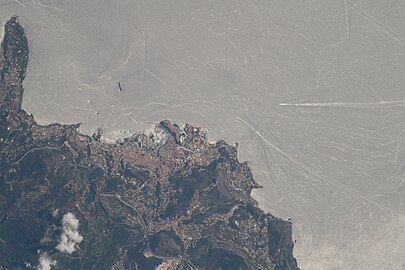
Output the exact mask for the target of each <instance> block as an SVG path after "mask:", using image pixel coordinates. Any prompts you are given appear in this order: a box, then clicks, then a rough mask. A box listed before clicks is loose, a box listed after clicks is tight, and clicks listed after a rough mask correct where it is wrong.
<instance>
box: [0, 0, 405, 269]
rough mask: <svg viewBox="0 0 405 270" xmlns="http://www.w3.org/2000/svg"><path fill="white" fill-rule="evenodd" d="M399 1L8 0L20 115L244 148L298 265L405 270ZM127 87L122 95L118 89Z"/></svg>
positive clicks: (2, 12)
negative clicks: (152, 124)
mask: <svg viewBox="0 0 405 270" xmlns="http://www.w3.org/2000/svg"><path fill="white" fill-rule="evenodd" d="M404 12H405V2H404V1H399V0H397V1H394V0H387V1H378V0H369V1H353V0H342V1H336V0H333V1H325V0H312V1H302V0H293V1H281V0H280V1H255V0H253V1H229V0H221V1H192V0H187V1H182V0H179V1H172V0H169V1H132V0H131V1H130V0H127V1H112V0H111V1H106V0H97V1H79V0H76V1H66V0H40V1H37V0H14V1H12V0H0V20H2V21H3V22H4V21H5V20H6V19H7V18H8V17H10V16H11V15H13V14H17V15H19V18H20V21H21V23H22V24H23V26H24V27H25V29H26V32H27V35H28V38H29V42H30V49H31V54H30V62H29V68H28V74H27V78H26V81H25V83H24V86H25V96H24V104H23V107H24V109H25V110H27V111H28V112H29V113H32V114H34V116H35V117H36V119H37V120H38V121H39V122H40V123H43V124H46V123H51V122H62V123H75V122H81V123H82V130H83V132H86V133H92V132H94V130H95V129H96V128H97V127H101V128H103V129H104V130H105V132H106V136H107V137H109V138H117V137H122V136H128V135H129V134H131V133H133V132H135V131H138V130H140V129H143V128H145V124H143V122H145V121H159V120H161V119H171V120H173V121H177V122H180V121H187V122H190V123H192V124H196V125H199V126H203V127H206V128H208V129H209V130H210V137H211V138H213V139H219V138H221V139H225V140H226V141H227V142H229V143H233V142H235V141H238V142H240V145H241V146H240V153H239V154H240V159H241V160H242V161H243V160H248V161H249V162H250V164H251V166H252V168H253V172H254V176H255V179H256V180H257V181H258V182H260V183H261V184H262V185H263V186H264V188H263V189H261V190H257V191H256V192H255V194H254V196H255V198H256V199H257V200H258V201H259V202H260V205H261V207H262V208H263V209H265V210H267V211H270V212H271V213H273V214H275V215H277V216H280V217H282V218H285V219H286V218H291V219H292V221H293V229H294V235H293V238H294V239H296V240H297V242H296V246H295V251H294V253H295V256H296V257H297V259H298V262H299V265H300V267H302V268H303V269H334V270H338V269H404V268H405V259H404V256H403V255H404V254H405V209H404V207H405V205H404V198H405V184H404V181H405V145H404V143H405V14H404ZM118 82H120V83H121V84H122V88H123V91H122V92H120V91H119V89H118V85H117V83H118Z"/></svg>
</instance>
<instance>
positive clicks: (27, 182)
mask: <svg viewBox="0 0 405 270" xmlns="http://www.w3.org/2000/svg"><path fill="white" fill-rule="evenodd" d="M28 56H29V46H28V41H27V38H26V35H25V33H24V29H23V28H22V26H21V25H20V24H19V22H18V18H17V16H13V17H11V18H10V19H9V20H8V21H7V22H6V23H5V27H4V35H3V40H2V43H1V49H0V269H40V270H45V269H86V270H87V269H141V270H147V269H160V270H163V269H178V270H180V269H233V270H236V269H240V270H241V269H276V270H284V269H293V270H294V269H298V266H297V262H296V260H295V259H294V257H293V246H294V244H293V241H292V230H291V228H292V226H291V222H290V221H284V220H281V219H279V218H277V217H275V216H273V215H271V214H269V213H265V212H264V211H262V210H261V209H260V208H259V206H258V204H257V202H256V201H255V200H254V199H253V198H252V196H251V191H252V189H255V188H260V186H259V185H258V184H257V183H256V182H255V181H254V179H253V177H252V172H251V169H250V168H249V166H248V164H247V163H246V162H242V163H241V162H239V161H238V159H237V145H235V146H232V145H229V144H227V143H226V142H224V141H210V140H209V139H208V138H207V135H206V132H205V131H204V130H203V129H201V128H199V127H195V126H192V125H190V124H182V125H177V124H175V123H172V122H170V121H161V122H159V123H157V124H156V125H155V127H154V129H153V131H151V132H149V133H144V132H139V133H136V134H133V135H132V136H130V137H128V138H125V139H121V140H117V142H115V143H109V142H106V141H104V140H103V137H102V130H97V131H96V132H95V133H94V134H93V135H92V136H88V135H84V134H82V133H80V131H79V124H73V125H62V124H50V125H39V124H37V123H36V122H35V119H34V117H33V115H29V114H27V113H26V112H25V111H24V110H23V109H22V108H21V103H22V98H23V86H22V83H23V80H24V78H25V75H26V67H27V63H28Z"/></svg>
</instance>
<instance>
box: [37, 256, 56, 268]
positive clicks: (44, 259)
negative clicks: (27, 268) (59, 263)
mask: <svg viewBox="0 0 405 270" xmlns="http://www.w3.org/2000/svg"><path fill="white" fill-rule="evenodd" d="M53 265H56V261H55V260H51V258H49V256H48V254H46V253H41V255H39V259H38V265H37V267H36V269H37V270H51V267H52V266H53Z"/></svg>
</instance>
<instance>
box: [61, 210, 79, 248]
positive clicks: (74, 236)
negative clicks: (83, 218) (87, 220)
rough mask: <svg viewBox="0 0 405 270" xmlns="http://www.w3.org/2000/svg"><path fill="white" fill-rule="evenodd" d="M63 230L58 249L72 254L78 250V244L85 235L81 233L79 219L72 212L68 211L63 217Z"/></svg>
mask: <svg viewBox="0 0 405 270" xmlns="http://www.w3.org/2000/svg"><path fill="white" fill-rule="evenodd" d="M62 228H63V232H62V234H61V236H60V242H59V244H58V245H57V246H56V249H58V250H60V251H61V252H65V253H69V254H72V253H73V251H75V250H76V244H79V243H80V242H82V241H83V236H81V235H80V233H79V231H78V229H79V220H78V219H77V218H76V217H75V215H74V214H72V213H70V212H69V213H66V214H64V215H63V219H62Z"/></svg>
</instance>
